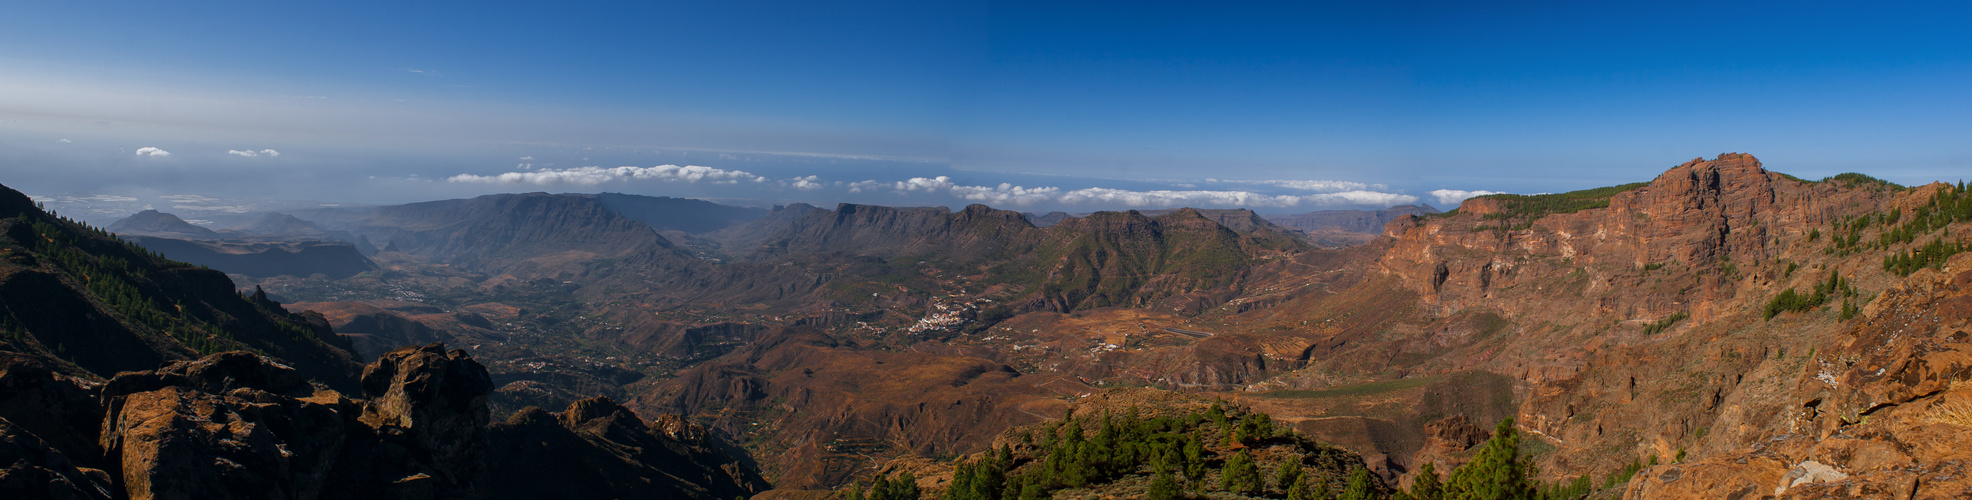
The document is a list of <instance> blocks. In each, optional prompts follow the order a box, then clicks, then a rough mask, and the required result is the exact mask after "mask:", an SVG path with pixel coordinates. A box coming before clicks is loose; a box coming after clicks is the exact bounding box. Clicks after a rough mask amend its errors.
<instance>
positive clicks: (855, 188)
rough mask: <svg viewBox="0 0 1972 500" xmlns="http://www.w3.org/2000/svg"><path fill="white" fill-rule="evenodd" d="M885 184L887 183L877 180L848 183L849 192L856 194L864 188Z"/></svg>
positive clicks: (874, 187) (873, 187)
mask: <svg viewBox="0 0 1972 500" xmlns="http://www.w3.org/2000/svg"><path fill="white" fill-rule="evenodd" d="M886 184H888V183H884V182H877V181H876V180H867V181H856V182H851V183H849V194H856V193H861V192H863V191H865V190H870V189H876V188H880V187H883V186H884V185H886Z"/></svg>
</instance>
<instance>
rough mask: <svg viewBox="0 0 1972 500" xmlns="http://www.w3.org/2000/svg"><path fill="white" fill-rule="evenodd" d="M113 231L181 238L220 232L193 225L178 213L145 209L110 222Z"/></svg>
mask: <svg viewBox="0 0 1972 500" xmlns="http://www.w3.org/2000/svg"><path fill="white" fill-rule="evenodd" d="M107 229H109V231H110V232H112V233H117V234H136V235H143V236H157V237H162V238H180V239H214V238H218V237H219V233H216V232H213V231H212V230H211V229H206V228H203V227H199V226H195V225H192V223H190V222H185V219H180V218H178V216H176V215H171V214H167V213H164V212H159V211H156V210H145V211H142V212H137V213H136V214H135V215H131V216H129V217H124V218H123V219H120V220H117V221H116V222H112V223H110V226H109V227H108V228H107Z"/></svg>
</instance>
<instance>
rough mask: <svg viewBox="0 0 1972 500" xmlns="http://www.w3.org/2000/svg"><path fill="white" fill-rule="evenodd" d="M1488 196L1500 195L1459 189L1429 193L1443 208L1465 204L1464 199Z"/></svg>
mask: <svg viewBox="0 0 1972 500" xmlns="http://www.w3.org/2000/svg"><path fill="white" fill-rule="evenodd" d="M1489 194H1500V192H1498V191H1465V190H1460V189H1439V190H1436V191H1432V192H1431V196H1432V197H1435V198H1437V199H1438V203H1439V205H1440V206H1444V207H1452V206H1458V204H1459V203H1463V202H1465V199H1466V198H1472V197H1477V196H1485V195H1489Z"/></svg>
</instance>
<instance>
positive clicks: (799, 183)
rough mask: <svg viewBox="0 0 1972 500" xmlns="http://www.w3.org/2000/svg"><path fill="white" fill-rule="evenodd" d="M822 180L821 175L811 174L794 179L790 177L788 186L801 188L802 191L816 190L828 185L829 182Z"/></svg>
mask: <svg viewBox="0 0 1972 500" xmlns="http://www.w3.org/2000/svg"><path fill="white" fill-rule="evenodd" d="M821 180H822V178H821V176H815V175H810V176H807V177H795V178H793V179H788V181H787V182H786V184H787V186H788V187H791V188H795V189H799V190H802V191H814V190H817V189H821V188H824V187H827V186H828V184H827V183H824V182H821Z"/></svg>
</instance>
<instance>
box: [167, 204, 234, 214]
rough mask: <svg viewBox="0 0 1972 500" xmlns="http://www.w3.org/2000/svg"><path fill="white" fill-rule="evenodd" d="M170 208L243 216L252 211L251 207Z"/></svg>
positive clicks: (185, 206) (208, 206) (189, 206)
mask: <svg viewBox="0 0 1972 500" xmlns="http://www.w3.org/2000/svg"><path fill="white" fill-rule="evenodd" d="M171 208H174V209H178V210H191V211H197V212H226V213H232V214H243V213H247V212H252V211H253V205H172V206H171Z"/></svg>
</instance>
